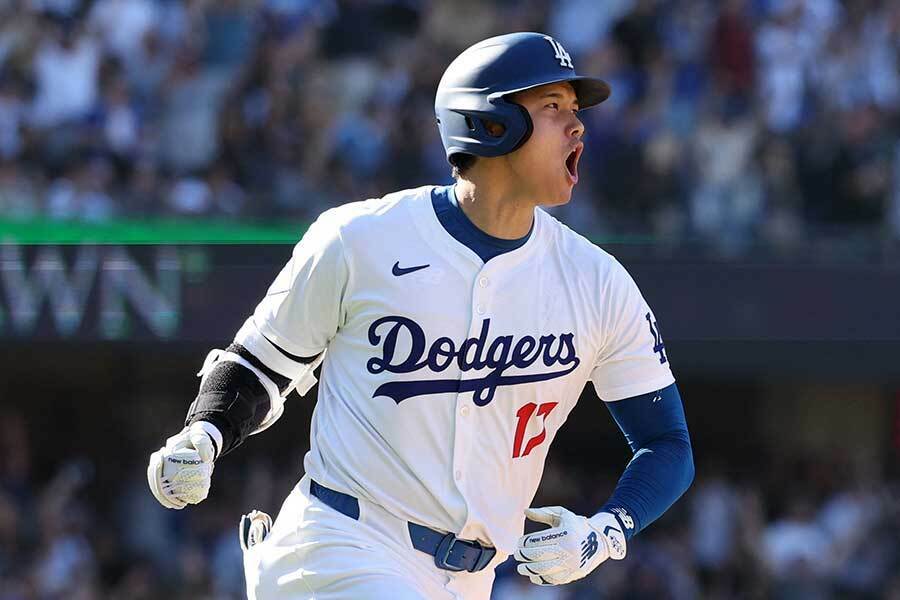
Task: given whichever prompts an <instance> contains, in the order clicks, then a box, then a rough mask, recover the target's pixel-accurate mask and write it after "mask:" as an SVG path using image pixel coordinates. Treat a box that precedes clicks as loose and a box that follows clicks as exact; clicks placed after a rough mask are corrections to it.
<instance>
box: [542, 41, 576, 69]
mask: <svg viewBox="0 0 900 600" xmlns="http://www.w3.org/2000/svg"><path fill="white" fill-rule="evenodd" d="M544 39H545V40H547V41H548V42H550V45H551V46H553V52H554V53H555V56H554V58H556V60H558V61H559V64H560V66H562V67H569V68H570V69H574V68H575V65H573V64H572V57H571V56H569V53H568V52H566V49H565V48H563V47H562V44H560V43H559V42H557V41H556V40H554V39H553V38H552V37H550V36H549V35H545V36H544Z"/></svg>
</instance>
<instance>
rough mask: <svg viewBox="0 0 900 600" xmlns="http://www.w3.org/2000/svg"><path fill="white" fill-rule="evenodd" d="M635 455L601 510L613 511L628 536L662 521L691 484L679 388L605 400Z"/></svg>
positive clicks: (688, 445) (691, 463)
mask: <svg viewBox="0 0 900 600" xmlns="http://www.w3.org/2000/svg"><path fill="white" fill-rule="evenodd" d="M606 406H607V408H608V409H609V412H610V413H611V414H612V416H613V419H615V421H616V424H617V425H618V426H619V429H621V430H622V433H623V434H625V440H626V441H627V442H628V445H629V447H630V448H631V451H632V452H634V456H633V457H632V458H631V461H629V463H628V466H627V467H625V472H624V473H622V477H621V478H620V479H619V482H618V484H617V485H616V488H615V490H613V493H612V496H610V498H609V500H608V501H607V502H606V504H604V505H603V507H602V508H601V509H600V511H598V512H611V513H613V514H614V515H616V518H618V519H619V521H620V523H621V524H622V527H623V529H622V530H623V531H624V532H625V536H626V538H627V539H631V538H632V537H633V536H634V535H635V534H637V533H638V532H639V531H641V530H642V529H644V528H645V527H647V526H648V525H649V524H650V523H652V522H653V521H655V520H656V519H658V518H659V517H660V516H661V515H662V514H663V513H664V512H666V511H667V510H668V509H669V507H670V506H672V504H674V503H675V501H676V500H678V498H679V497H681V495H682V494H683V493H684V492H685V491H686V490H687V489H688V487H690V485H691V482H692V481H693V479H694V459H693V453H692V450H691V438H690V436H689V435H688V429H687V422H686V421H685V417H684V407H683V406H682V403H681V395H680V394H679V393H678V388H677V387H676V385H675V384H674V383H673V384H672V385H670V386H668V387H666V388H663V389H661V390H659V391H657V392H651V393H649V394H644V395H642V396H635V397H633V398H627V399H625V400H617V401H615V402H607V403H606Z"/></svg>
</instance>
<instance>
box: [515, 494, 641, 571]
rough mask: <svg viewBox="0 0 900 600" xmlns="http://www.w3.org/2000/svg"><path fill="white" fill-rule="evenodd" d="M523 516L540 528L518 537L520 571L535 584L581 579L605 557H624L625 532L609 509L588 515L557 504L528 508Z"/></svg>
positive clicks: (619, 558)
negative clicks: (544, 525) (540, 524)
mask: <svg viewBox="0 0 900 600" xmlns="http://www.w3.org/2000/svg"><path fill="white" fill-rule="evenodd" d="M525 516H526V517H528V519H529V520H531V521H537V522H538V523H545V524H547V525H549V526H550V529H544V530H542V531H537V532H535V533H530V534H528V535H523V536H522V537H521V538H519V543H518V546H519V547H518V548H517V549H516V554H515V557H516V560H517V561H519V562H520V563H521V564H520V565H519V566H518V567H517V570H518V571H519V574H520V575H525V576H526V577H528V578H529V579H531V583H535V584H537V585H561V584H564V583H569V582H572V581H575V580H576V579H581V578H582V577H584V576H585V575H587V574H588V573H590V572H591V571H593V570H594V569H596V568H597V565H599V564H600V563H602V562H603V561H605V560H606V559H607V558H611V559H613V560H622V559H623V558H625V551H626V545H625V534H624V533H623V532H622V526H621V525H619V522H618V521H617V520H616V518H615V517H614V516H613V515H612V514H610V513H605V512H604V513H599V514H596V515H594V516H593V517H591V518H590V519H588V518H587V517H582V516H580V515H576V514H575V513H573V512H571V511H569V510H566V509H565V508H563V507H561V506H548V507H544V508H529V509H528V510H526V511H525Z"/></svg>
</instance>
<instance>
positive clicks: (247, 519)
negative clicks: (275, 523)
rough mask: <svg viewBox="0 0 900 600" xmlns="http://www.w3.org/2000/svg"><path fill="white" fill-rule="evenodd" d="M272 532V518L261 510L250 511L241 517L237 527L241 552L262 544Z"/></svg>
mask: <svg viewBox="0 0 900 600" xmlns="http://www.w3.org/2000/svg"><path fill="white" fill-rule="evenodd" d="M270 531H272V517H270V516H269V515H268V514H267V513H264V512H263V511H261V510H251V511H250V512H249V513H247V514H246V515H244V516H242V517H241V524H240V526H239V527H238V538H239V539H240V541H241V550H243V551H244V552H246V551H247V550H249V549H250V548H252V547H253V546H255V545H257V544H260V543H262V541H263V540H265V539H266V538H267V537H268V536H269V532H270Z"/></svg>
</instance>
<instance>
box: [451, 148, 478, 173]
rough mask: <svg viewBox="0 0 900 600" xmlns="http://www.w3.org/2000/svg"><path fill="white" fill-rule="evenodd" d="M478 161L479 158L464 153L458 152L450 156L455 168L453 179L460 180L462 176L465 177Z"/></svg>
mask: <svg viewBox="0 0 900 600" xmlns="http://www.w3.org/2000/svg"><path fill="white" fill-rule="evenodd" d="M477 160H478V157H477V156H475V155H474V154H466V153H464V152H457V153H456V154H451V155H450V164H451V165H452V166H453V171H452V174H453V178H454V179H459V177H460V176H461V175H465V174H466V171H468V170H469V169H471V168H472V166H473V165H474V164H475V161H477Z"/></svg>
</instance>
